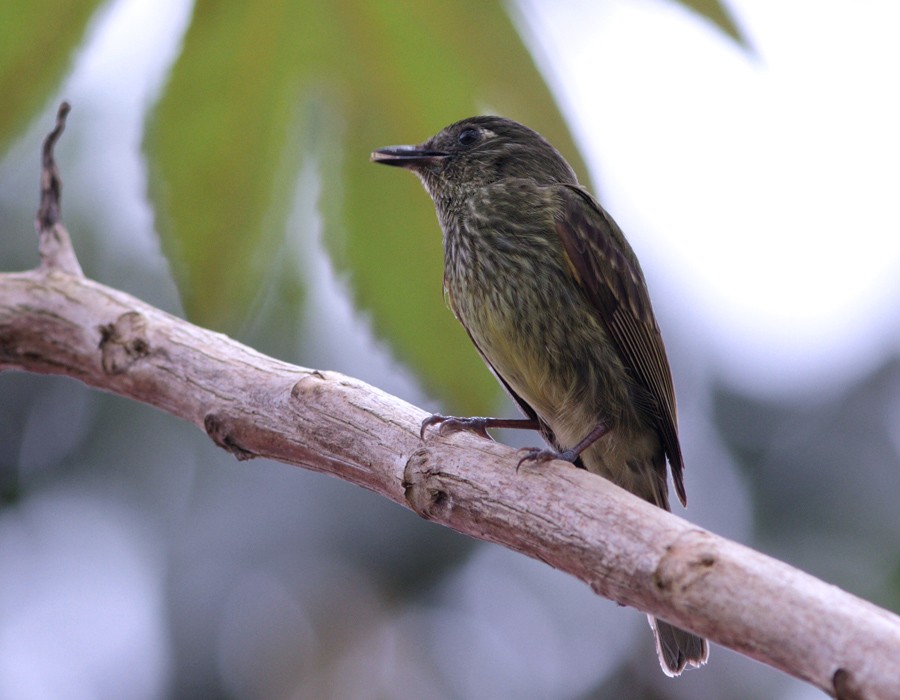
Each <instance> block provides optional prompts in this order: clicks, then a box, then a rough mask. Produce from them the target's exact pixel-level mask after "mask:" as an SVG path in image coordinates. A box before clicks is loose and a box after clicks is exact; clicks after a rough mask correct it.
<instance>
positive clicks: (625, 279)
mask: <svg viewBox="0 0 900 700" xmlns="http://www.w3.org/2000/svg"><path fill="white" fill-rule="evenodd" d="M559 192H560V197H561V198H562V204H563V206H562V207H561V208H560V212H561V213H560V215H559V216H558V218H557V220H556V232H557V234H558V235H559V237H560V239H561V240H562V243H563V247H564V249H565V251H566V255H567V256H568V259H569V264H570V266H571V268H572V270H573V271H574V273H575V275H576V277H577V279H578V281H579V283H580V284H581V286H582V288H583V289H584V291H585V292H586V295H587V297H588V299H589V300H590V301H591V303H592V304H593V305H594V307H595V308H596V309H597V316H598V318H599V319H600V321H601V322H602V323H603V325H604V328H605V329H606V331H607V333H608V334H609V336H610V338H612V340H613V342H614V343H615V344H616V346H617V348H618V350H619V356H620V357H621V359H622V362H623V363H624V365H625V367H626V368H627V370H628V372H629V374H630V375H631V377H632V379H633V381H634V383H635V386H636V388H637V391H636V396H635V398H636V402H637V404H638V408H639V410H640V411H642V412H643V414H644V415H645V416H646V417H647V418H648V419H649V420H650V422H651V423H652V424H653V425H654V426H655V427H656V429H657V432H658V433H659V436H660V440H661V441H662V445H663V449H664V450H665V452H666V456H667V457H668V460H669V465H670V467H671V469H672V480H673V481H674V483H675V491H676V493H677V494H678V498H679V500H680V501H681V502H682V503H683V504H687V498H686V495H685V490H684V463H683V460H682V456H681V446H680V444H679V441H678V418H677V412H676V406H675V388H674V385H673V384H672V372H671V370H670V368H669V361H668V359H667V358H666V350H665V346H664V345H663V340H662V336H661V335H660V332H659V327H658V326H657V323H656V318H655V317H654V316H653V309H652V307H651V305H650V296H649V294H648V292H647V286H646V284H645V282H644V276H643V273H642V272H641V268H640V265H639V264H638V261H637V257H636V256H635V254H634V252H633V251H632V249H631V246H630V245H629V244H628V242H627V241H626V240H625V236H624V235H623V234H622V231H621V230H620V229H619V227H618V225H616V223H615V221H613V220H612V218H611V217H610V216H609V214H607V213H606V212H605V211H604V210H603V208H602V207H601V206H600V205H599V204H598V203H597V202H596V200H594V198H593V197H591V195H590V194H588V193H587V192H586V191H585V190H583V189H581V188H580V187H577V186H574V185H561V186H560V187H559ZM663 468H665V467H664V466H663Z"/></svg>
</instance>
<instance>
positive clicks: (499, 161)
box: [372, 117, 578, 200]
mask: <svg viewBox="0 0 900 700" xmlns="http://www.w3.org/2000/svg"><path fill="white" fill-rule="evenodd" d="M372 161H373V162H375V163H383V164H384V165H395V166H400V167H404V168H407V169H409V170H412V171H413V172H414V173H416V175H418V176H419V177H420V178H421V180H422V182H423V183H424V185H425V188H426V189H427V190H428V192H429V194H431V196H432V198H434V199H435V200H438V199H439V197H440V196H441V195H445V194H450V193H456V192H459V191H464V190H468V189H477V188H479V187H483V186H485V185H490V184H492V183H494V182H499V181H501V180H506V179H510V178H525V179H530V180H533V181H535V182H536V183H537V184H540V185H551V184H560V183H566V184H577V182H578V181H577V179H576V177H575V173H574V171H573V170H572V168H571V167H570V166H569V164H568V163H567V162H566V160H565V158H563V157H562V156H561V155H560V154H559V152H558V151H557V150H556V149H555V148H553V146H551V145H550V144H549V143H548V142H547V140H546V139H544V137H543V136H541V135H540V134H538V133H537V132H536V131H532V130H531V129H529V128H528V127H526V126H522V125H521V124H519V123H517V122H514V121H512V120H510V119H504V118H502V117H470V118H469V119H463V120H462V121H458V122H456V123H455V124H451V125H450V126H448V127H447V128H445V129H443V130H442V131H440V132H439V133H438V134H436V135H435V136H433V137H431V138H430V139H428V140H427V141H425V142H424V143H421V144H419V145H417V146H388V147H386V148H379V149H378V150H377V151H374V152H373V153H372Z"/></svg>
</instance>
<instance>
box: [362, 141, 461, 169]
mask: <svg viewBox="0 0 900 700" xmlns="http://www.w3.org/2000/svg"><path fill="white" fill-rule="evenodd" d="M447 155H448V154H447V153H444V152H443V151H433V150H430V149H427V148H423V147H422V146H386V147H385V148H379V149H378V150H377V151H372V155H371V160H372V162H373V163H383V164H384V165H396V166H399V167H401V168H415V167H416V166H418V165H436V164H437V163H439V162H440V161H442V160H443V159H444V158H446V157H447Z"/></svg>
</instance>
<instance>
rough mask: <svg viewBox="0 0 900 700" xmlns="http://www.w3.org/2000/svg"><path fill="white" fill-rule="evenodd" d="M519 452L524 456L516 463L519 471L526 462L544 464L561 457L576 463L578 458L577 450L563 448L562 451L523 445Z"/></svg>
mask: <svg viewBox="0 0 900 700" xmlns="http://www.w3.org/2000/svg"><path fill="white" fill-rule="evenodd" d="M519 454H520V455H522V458H521V459H520V460H519V462H518V464H516V471H519V468H520V467H521V466H522V465H523V464H524V463H525V462H535V463H537V464H543V463H544V462H551V461H553V460H554V459H561V460H563V461H565V462H572V463H573V464H574V463H575V460H576V459H578V453H577V452H576V451H575V450H563V451H562V452H557V451H556V450H547V449H542V448H540V447H523V448H522V449H521V450H519Z"/></svg>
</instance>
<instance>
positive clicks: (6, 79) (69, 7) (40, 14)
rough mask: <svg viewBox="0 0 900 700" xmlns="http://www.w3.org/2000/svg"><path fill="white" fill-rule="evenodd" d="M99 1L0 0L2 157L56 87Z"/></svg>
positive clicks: (0, 136)
mask: <svg viewBox="0 0 900 700" xmlns="http://www.w3.org/2000/svg"><path fill="white" fill-rule="evenodd" d="M100 4H101V0H66V2H55V0H3V2H2V3H0V95H3V109H0V156H2V155H3V154H4V153H6V149H7V148H8V147H9V144H10V142H11V141H12V139H13V138H14V137H15V136H16V134H18V133H19V132H20V131H21V130H22V129H23V128H24V127H25V126H26V125H27V124H28V122H29V121H30V120H31V119H32V117H34V116H35V114H36V113H37V111H38V110H39V109H40V108H41V107H43V106H44V104H45V103H46V101H47V99H48V98H49V97H50V95H51V94H52V93H53V91H54V90H55V89H56V87H57V85H58V84H59V81H60V80H61V79H62V78H63V76H64V75H65V73H66V71H67V70H68V68H69V66H70V63H71V61H72V55H73V53H74V52H75V50H76V49H77V48H78V47H79V45H80V43H81V41H82V39H83V38H84V34H85V30H86V28H87V26H88V21H89V20H90V19H91V17H92V16H93V14H94V11H95V10H96V9H97V8H98V7H99V6H100ZM23 76H27V79H25V80H23Z"/></svg>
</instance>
